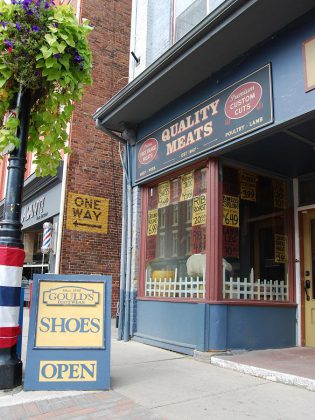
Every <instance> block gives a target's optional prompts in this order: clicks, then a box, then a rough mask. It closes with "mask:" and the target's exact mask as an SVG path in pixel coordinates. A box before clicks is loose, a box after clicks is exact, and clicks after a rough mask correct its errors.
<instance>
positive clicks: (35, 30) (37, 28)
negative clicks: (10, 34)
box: [32, 25, 40, 32]
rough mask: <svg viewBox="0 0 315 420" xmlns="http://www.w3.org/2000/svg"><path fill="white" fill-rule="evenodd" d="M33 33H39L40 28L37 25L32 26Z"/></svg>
mask: <svg viewBox="0 0 315 420" xmlns="http://www.w3.org/2000/svg"><path fill="white" fill-rule="evenodd" d="M32 31H33V32H39V31H40V27H39V26H37V25H34V26H32Z"/></svg>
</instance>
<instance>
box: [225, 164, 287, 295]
mask: <svg viewBox="0 0 315 420" xmlns="http://www.w3.org/2000/svg"><path fill="white" fill-rule="evenodd" d="M288 192H289V188H288V184H287V183H286V182H285V181H282V180H279V179H273V178H270V177H267V176H261V175H258V174H256V173H253V172H250V171H247V170H242V169H236V168H232V167H228V166H224V167H223V191H222V256H223V270H222V271H223V298H225V299H233V300H235V299H236V300H259V301H288V300H289V235H288V232H289V228H288V226H289V208H288V207H289V194H288Z"/></svg>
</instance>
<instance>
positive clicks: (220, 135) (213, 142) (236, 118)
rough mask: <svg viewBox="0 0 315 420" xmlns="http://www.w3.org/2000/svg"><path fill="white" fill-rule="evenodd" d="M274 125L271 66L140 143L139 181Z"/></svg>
mask: <svg viewBox="0 0 315 420" xmlns="http://www.w3.org/2000/svg"><path fill="white" fill-rule="evenodd" d="M272 122H273V107H272V89H271V66H270V64H268V65H266V66H264V67H262V68H261V69H259V70H257V71H255V72H254V73H252V74H250V75H249V76H247V77H245V78H244V79H242V80H240V81H238V82H236V83H234V84H233V85H231V86H229V87H227V88H226V89H224V90H222V91H221V92H219V93H217V94H216V95H214V96H212V97H210V98H209V99H207V100H205V101H204V102H202V103H201V104H199V105H197V106H196V107H194V108H192V109H191V110H189V111H188V112H186V113H184V114H182V115H180V116H179V117H178V118H176V119H174V120H173V121H171V122H169V123H167V124H165V125H164V126H163V127H161V128H159V129H158V130H156V131H155V132H153V133H151V134H150V135H149V136H147V137H146V138H144V139H143V140H141V141H139V142H138V143H137V145H136V156H137V164H136V180H137V181H138V182H139V181H141V180H144V179H147V178H150V177H151V176H153V175H155V174H156V173H158V172H160V171H162V170H164V169H168V168H171V167H173V166H174V165H178V164H181V163H184V162H186V161H188V160H190V159H192V158H194V157H196V156H199V155H203V154H204V153H206V152H208V151H210V150H213V149H217V148H219V147H222V145H225V144H228V143H230V142H231V141H232V140H235V139H237V138H240V137H243V136H244V135H245V134H248V133H250V132H252V131H254V130H257V129H259V128H261V127H264V126H266V125H268V124H271V123H272Z"/></svg>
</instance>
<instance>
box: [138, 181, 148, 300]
mask: <svg viewBox="0 0 315 420" xmlns="http://www.w3.org/2000/svg"><path fill="white" fill-rule="evenodd" d="M140 188H141V215H140V220H142V223H141V227H140V255H139V259H140V260H139V285H138V295H139V297H144V284H145V256H146V232H147V214H148V187H140Z"/></svg>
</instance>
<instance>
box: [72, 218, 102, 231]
mask: <svg viewBox="0 0 315 420" xmlns="http://www.w3.org/2000/svg"><path fill="white" fill-rule="evenodd" d="M73 224H74V226H75V227H77V226H87V227H92V228H97V229H102V225H90V224H88V223H79V222H78V221H77V220H75V221H74V222H73Z"/></svg>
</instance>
